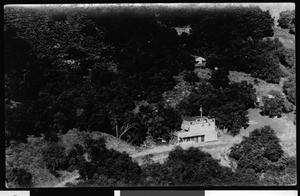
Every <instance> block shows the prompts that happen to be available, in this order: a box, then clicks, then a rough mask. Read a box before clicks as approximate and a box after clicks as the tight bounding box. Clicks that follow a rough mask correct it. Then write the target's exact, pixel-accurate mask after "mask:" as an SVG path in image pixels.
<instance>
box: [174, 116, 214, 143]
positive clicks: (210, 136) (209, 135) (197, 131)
mask: <svg viewBox="0 0 300 196" xmlns="http://www.w3.org/2000/svg"><path fill="white" fill-rule="evenodd" d="M181 127H182V128H183V129H186V130H189V131H187V132H182V133H178V137H181V138H185V137H194V136H200V135H205V139H204V142H209V141H215V140H218V133H217V131H216V126H215V121H212V120H209V122H208V123H203V122H197V121H194V122H193V124H192V125H191V124H189V122H188V121H186V122H183V123H182V125H181Z"/></svg>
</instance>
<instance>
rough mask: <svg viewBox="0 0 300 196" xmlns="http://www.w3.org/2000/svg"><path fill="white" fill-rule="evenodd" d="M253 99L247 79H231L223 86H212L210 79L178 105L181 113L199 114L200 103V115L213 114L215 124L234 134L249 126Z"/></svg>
mask: <svg viewBox="0 0 300 196" xmlns="http://www.w3.org/2000/svg"><path fill="white" fill-rule="evenodd" d="M255 101H256V95H255V89H254V88H253V86H252V85H251V84H248V83H247V82H246V81H243V82H241V83H232V84H230V85H228V86H227V87H226V88H215V87H213V86H212V85H211V84H209V83H205V82H203V83H200V84H199V85H198V86H197V88H196V90H194V91H193V92H192V93H191V94H190V95H189V96H188V97H187V98H186V99H184V100H182V101H181V102H180V103H179V105H178V110H179V111H180V112H181V113H182V114H183V115H188V116H198V115H199V107H200V106H201V105H202V107H203V115H204V116H210V117H214V118H216V125H217V126H218V127H219V128H221V129H227V130H228V132H229V133H230V134H232V135H237V134H238V133H239V131H240V129H241V128H242V127H244V128H246V127H247V126H248V124H247V123H248V117H247V114H248V113H247V109H249V108H253V107H254V103H255Z"/></svg>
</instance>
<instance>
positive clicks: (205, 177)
mask: <svg viewBox="0 0 300 196" xmlns="http://www.w3.org/2000/svg"><path fill="white" fill-rule="evenodd" d="M230 175H232V172H231V171H230V169H229V168H224V167H222V166H220V165H219V162H218V161H217V160H215V159H213V158H212V156H211V155H210V154H209V153H205V152H203V151H201V150H199V149H198V148H194V147H190V148H189V149H187V150H183V149H182V148H180V147H176V148H175V149H173V150H172V151H170V153H169V157H168V158H167V160H166V162H164V163H163V164H159V163H154V164H148V165H146V166H144V167H143V175H142V176H143V179H144V183H145V184H146V185H151V186H155V185H156V186H157V185H197V186H199V185H215V184H221V183H223V181H224V180H225V179H226V178H227V177H228V176H230Z"/></svg>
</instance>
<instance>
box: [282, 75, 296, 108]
mask: <svg viewBox="0 0 300 196" xmlns="http://www.w3.org/2000/svg"><path fill="white" fill-rule="evenodd" d="M283 91H284V93H285V94H286V95H287V98H288V100H289V101H290V102H291V103H293V104H294V105H295V104H296V77H295V75H292V76H291V77H289V78H288V80H286V81H285V82H284V83H283Z"/></svg>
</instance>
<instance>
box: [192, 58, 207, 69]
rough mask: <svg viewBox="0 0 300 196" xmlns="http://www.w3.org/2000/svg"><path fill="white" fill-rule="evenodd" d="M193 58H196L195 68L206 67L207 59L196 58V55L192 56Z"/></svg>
mask: <svg viewBox="0 0 300 196" xmlns="http://www.w3.org/2000/svg"><path fill="white" fill-rule="evenodd" d="M192 57H194V58H195V61H196V64H195V68H198V67H205V65H206V59H205V58H203V57H201V56H195V55H192Z"/></svg>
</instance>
